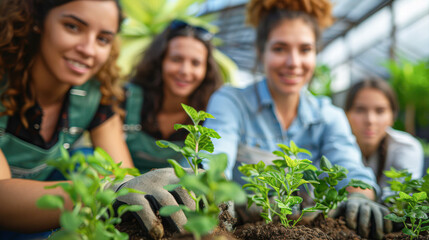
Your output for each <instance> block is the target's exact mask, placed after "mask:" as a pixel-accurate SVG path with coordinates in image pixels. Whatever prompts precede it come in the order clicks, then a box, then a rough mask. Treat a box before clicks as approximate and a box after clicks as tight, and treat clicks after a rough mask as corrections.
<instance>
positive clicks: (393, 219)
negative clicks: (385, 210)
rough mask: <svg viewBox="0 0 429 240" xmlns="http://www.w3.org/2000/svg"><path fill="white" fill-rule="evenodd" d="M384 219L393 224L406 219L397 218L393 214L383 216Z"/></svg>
mask: <svg viewBox="0 0 429 240" xmlns="http://www.w3.org/2000/svg"><path fill="white" fill-rule="evenodd" d="M384 219H387V220H390V221H393V222H398V223H401V222H404V221H405V219H406V217H399V216H397V215H396V214H394V213H389V214H387V215H386V216H384Z"/></svg>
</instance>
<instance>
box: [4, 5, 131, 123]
mask: <svg viewBox="0 0 429 240" xmlns="http://www.w3.org/2000/svg"><path fill="white" fill-rule="evenodd" d="M72 1H74V0H1V1H0V81H1V82H0V88H1V90H2V91H3V92H2V93H1V95H0V101H1V103H2V105H3V106H4V108H5V110H4V111H3V112H0V117H1V116H5V115H8V116H12V115H14V114H15V113H16V112H18V111H19V114H20V117H21V121H22V123H23V124H24V126H26V127H28V123H27V120H26V119H25V112H26V111H27V110H28V109H29V108H30V107H31V106H33V105H34V104H35V99H34V97H35V94H34V93H33V92H32V89H31V88H30V81H31V76H30V69H31V67H32V65H33V59H34V56H35V55H36V54H37V51H38V49H39V46H40V34H39V33H38V31H35V29H39V30H42V29H43V26H44V24H43V23H44V21H45V18H46V15H47V14H48V13H49V11H50V10H51V9H53V8H55V7H58V6H60V5H63V4H66V3H68V2H72ZM106 1H107V0H106ZM108 1H114V2H115V3H116V6H117V7H118V12H119V18H118V21H119V25H118V26H120V23H121V22H122V19H123V17H122V13H121V8H120V6H119V3H118V0H108ZM118 31H119V29H118ZM118 55H119V46H118V43H117V42H116V41H115V43H114V44H113V46H112V50H111V52H110V55H109V58H108V59H107V61H106V63H105V64H104V66H102V67H101V69H100V71H99V72H98V73H97V80H98V81H100V82H101V86H100V91H101V93H102V99H101V102H102V103H103V104H113V106H114V108H115V109H119V108H117V107H116V106H117V105H118V104H117V101H118V100H121V99H122V98H123V97H122V95H121V91H120V88H119V86H117V85H116V83H117V82H118V79H119V68H118V67H117V66H116V59H117V57H118ZM4 76H6V80H5V82H3V81H4V79H2V78H3V77H4ZM29 93H30V94H29Z"/></svg>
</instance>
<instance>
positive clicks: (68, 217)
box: [60, 211, 84, 232]
mask: <svg viewBox="0 0 429 240" xmlns="http://www.w3.org/2000/svg"><path fill="white" fill-rule="evenodd" d="M83 219H84V218H83V217H81V216H79V215H75V214H73V212H69V211H66V212H63V213H62V214H61V217H60V223H61V227H63V228H64V229H66V230H68V231H71V232H77V230H78V229H79V228H80V227H81V225H82V224H83Z"/></svg>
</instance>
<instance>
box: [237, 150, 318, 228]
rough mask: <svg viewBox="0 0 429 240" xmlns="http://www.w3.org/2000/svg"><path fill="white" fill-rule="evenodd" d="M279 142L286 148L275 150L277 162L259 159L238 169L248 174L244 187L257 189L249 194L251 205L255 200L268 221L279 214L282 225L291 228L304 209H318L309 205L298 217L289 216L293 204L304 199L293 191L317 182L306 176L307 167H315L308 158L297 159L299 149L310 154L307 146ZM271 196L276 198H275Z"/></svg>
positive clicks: (313, 168) (306, 210)
mask: <svg viewBox="0 0 429 240" xmlns="http://www.w3.org/2000/svg"><path fill="white" fill-rule="evenodd" d="M278 146H279V147H280V148H281V149H282V150H283V151H274V152H273V153H274V154H275V155H277V156H279V157H281V159H279V160H274V161H273V163H274V165H268V166H266V165H265V163H264V162H262V161H260V162H259V163H258V164H243V165H242V166H240V167H239V168H238V169H239V170H240V172H242V173H243V174H244V175H245V177H243V179H245V180H246V181H247V182H248V183H247V184H245V185H243V188H244V189H247V190H250V191H251V192H253V193H254V195H252V196H251V197H249V198H248V206H249V207H250V206H251V205H252V204H253V203H254V204H256V205H257V206H260V207H262V213H261V217H263V218H264V219H265V220H266V222H267V223H268V222H272V221H273V217H274V216H278V217H279V218H280V222H281V223H282V224H283V226H285V227H287V228H289V227H294V226H295V224H296V223H298V222H299V221H300V220H301V218H302V215H303V214H304V213H305V212H313V211H315V210H314V209H313V208H306V209H303V210H302V211H301V214H300V215H299V216H298V218H297V219H296V220H294V219H288V215H291V214H292V212H293V208H294V207H296V206H299V204H300V203H301V202H302V200H303V199H302V198H301V197H299V196H295V195H294V193H295V192H297V191H299V189H298V188H299V187H300V186H301V185H303V184H306V183H316V182H313V181H312V180H308V181H307V180H305V179H303V176H304V171H306V170H313V171H314V170H316V168H315V167H314V166H313V165H312V164H311V161H310V160H308V159H296V156H297V155H298V153H306V154H308V155H311V154H310V152H308V151H307V150H306V149H303V148H298V147H297V146H296V145H295V143H294V142H293V141H291V142H290V147H288V146H286V145H284V144H278ZM271 193H273V194H271ZM271 195H274V197H272V196H271ZM271 199H274V202H273V201H271Z"/></svg>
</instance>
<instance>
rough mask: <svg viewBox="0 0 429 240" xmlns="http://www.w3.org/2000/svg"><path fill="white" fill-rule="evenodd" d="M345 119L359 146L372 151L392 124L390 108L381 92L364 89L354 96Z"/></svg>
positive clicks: (387, 100)
mask: <svg viewBox="0 0 429 240" xmlns="http://www.w3.org/2000/svg"><path fill="white" fill-rule="evenodd" d="M347 118H348V119H349V122H350V126H351V127H352V131H353V134H354V135H355V136H356V139H357V141H358V143H359V146H361V148H362V147H364V148H371V149H374V148H376V147H377V146H378V145H379V143H380V141H381V140H382V139H383V138H384V137H385V135H386V128H387V127H389V126H392V124H393V112H392V106H391V105H390V102H389V99H388V98H387V97H386V95H384V93H383V92H382V91H380V90H377V89H374V88H369V87H366V88H363V89H361V90H360V91H359V92H358V93H357V94H356V97H355V100H354V102H353V104H352V107H351V108H350V110H348V111H347Z"/></svg>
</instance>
